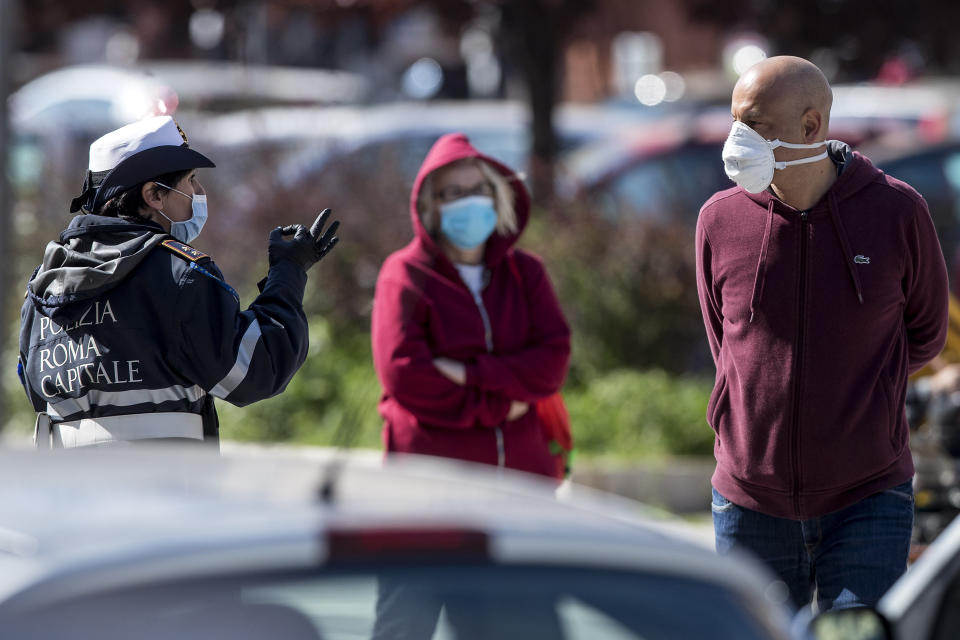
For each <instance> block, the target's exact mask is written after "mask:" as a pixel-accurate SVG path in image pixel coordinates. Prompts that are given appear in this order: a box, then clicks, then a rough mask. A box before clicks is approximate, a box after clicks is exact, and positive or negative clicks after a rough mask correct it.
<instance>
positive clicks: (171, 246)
mask: <svg viewBox="0 0 960 640" xmlns="http://www.w3.org/2000/svg"><path fill="white" fill-rule="evenodd" d="M160 244H161V246H163V247H164V248H165V249H167V250H168V251H172V252H173V253H175V254H177V255H178V256H180V257H181V258H183V259H184V260H189V261H190V262H200V261H201V260H203V259H204V258H207V259H209V258H210V256H208V255H207V254H205V253H204V252H203V251H197V250H196V249H194V248H193V247H191V246H190V245H188V244H184V243H183V242H179V241H177V240H164V241H163V242H161V243H160Z"/></svg>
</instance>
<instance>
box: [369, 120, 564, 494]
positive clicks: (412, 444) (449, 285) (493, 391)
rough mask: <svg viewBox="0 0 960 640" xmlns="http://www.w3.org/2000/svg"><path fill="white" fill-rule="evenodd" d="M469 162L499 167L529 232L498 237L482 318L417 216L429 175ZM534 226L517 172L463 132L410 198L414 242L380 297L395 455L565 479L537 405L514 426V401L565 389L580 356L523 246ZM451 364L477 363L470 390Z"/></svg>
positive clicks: (388, 431)
mask: <svg viewBox="0 0 960 640" xmlns="http://www.w3.org/2000/svg"><path fill="white" fill-rule="evenodd" d="M463 158H479V159H481V160H484V161H486V162H487V163H489V164H490V165H491V166H493V167H494V168H495V169H496V170H497V171H499V172H500V174H501V175H503V176H504V177H506V178H507V180H508V181H509V183H510V184H511V185H512V187H513V190H514V194H515V196H516V203H515V208H516V213H517V222H518V226H519V230H518V232H517V233H516V234H514V235H510V236H501V235H499V234H497V233H496V232H494V234H493V235H491V236H490V238H489V239H488V240H487V244H486V252H485V256H484V265H485V282H486V285H485V286H484V288H483V290H482V292H481V298H482V301H483V308H482V309H481V307H480V306H479V305H478V304H477V303H476V302H475V301H474V299H473V296H472V294H471V293H470V290H469V289H468V288H467V286H466V284H464V282H463V281H462V280H461V278H460V274H459V273H458V272H457V269H456V267H455V266H454V265H453V263H452V262H451V261H450V260H449V259H448V258H447V257H446V255H445V254H444V253H443V252H442V251H441V250H440V247H439V246H438V244H437V243H436V241H435V240H434V238H432V237H430V234H428V233H427V231H426V229H425V228H424V227H423V224H422V223H421V220H420V216H419V214H418V212H417V199H418V196H419V193H420V187H421V185H422V184H423V181H424V179H425V178H426V176H427V175H428V174H429V173H431V172H432V171H435V170H437V169H439V168H440V167H443V166H445V165H447V164H450V163H451V162H454V161H456V160H460V159H463ZM529 217H530V198H529V196H528V194H527V191H526V189H525V188H524V186H523V183H522V182H521V181H520V179H519V178H518V177H517V175H516V174H515V173H514V172H513V171H512V170H511V169H509V168H508V167H506V166H504V165H502V164H500V163H499V162H497V161H496V160H493V159H492V158H489V157H487V156H484V155H482V154H480V153H479V152H478V151H477V150H476V149H475V148H474V147H473V146H472V145H471V144H470V142H469V141H468V140H467V138H466V136H464V135H462V134H449V135H445V136H443V137H441V138H440V139H439V140H437V142H436V143H435V144H434V145H433V148H431V150H430V152H429V153H428V154H427V157H426V159H425V160H424V162H423V166H421V167H420V172H419V174H418V175H417V179H416V181H415V183H414V186H413V192H412V194H411V196H410V221H411V223H412V224H413V230H414V238H413V240H412V241H411V242H410V243H409V244H408V245H407V246H406V247H404V248H403V249H400V250H399V251H397V252H395V253H393V254H391V255H390V256H389V257H388V258H387V259H386V261H385V262H384V264H383V267H382V268H381V270H380V275H379V276H378V278H377V288H376V293H375V296H374V304H373V319H372V331H371V333H372V342H373V362H374V366H375V368H376V370H377V375H378V376H379V378H380V382H381V384H382V385H383V396H382V398H381V400H380V406H379V409H380V415H382V416H383V419H384V427H383V439H384V445H385V447H386V449H387V451H390V452H392V451H400V452H408V453H420V454H427V455H435V456H444V457H449V458H459V459H462V460H470V461H474V462H483V463H487V464H492V465H501V466H506V467H509V468H512V469H520V470H523V471H530V472H533V473H539V474H543V475H547V476H553V475H554V473H555V469H556V466H555V464H554V463H553V461H552V459H551V457H550V453H549V451H548V448H547V443H546V439H545V438H544V435H543V433H542V428H541V426H540V424H539V422H538V419H537V415H536V411H535V410H534V409H533V407H532V406H531V409H530V410H529V411H528V412H527V413H526V414H524V415H523V416H521V417H520V418H518V419H516V420H513V421H510V422H507V420H506V417H507V412H508V411H509V409H510V403H511V401H513V400H518V401H522V402H528V403H533V402H535V401H536V400H538V399H540V398H544V397H546V396H549V395H551V394H552V393H554V392H555V391H557V390H558V389H559V388H560V386H561V385H562V384H563V380H564V377H565V376H566V373H567V366H568V362H569V358H570V329H569V327H568V326H567V323H566V320H565V319H564V317H563V313H562V311H561V310H560V305H559V303H558V302H557V298H556V295H555V294H554V292H553V288H552V287H551V285H550V281H549V279H548V278H547V273H546V271H545V269H544V267H543V263H542V262H541V261H540V259H539V258H537V257H536V256H534V255H532V254H530V253H528V252H525V251H521V250H519V249H514V248H513V244H514V243H515V242H516V241H517V238H518V237H519V235H520V233H521V232H522V231H523V228H524V227H525V226H526V224H527V221H528V219H529ZM484 313H485V314H486V315H487V317H488V319H489V323H490V333H491V335H490V338H491V340H490V345H489V348H488V342H487V338H486V329H485V326H484V315H483V314H484ZM439 357H446V358H452V359H454V360H458V361H460V362H464V363H466V373H467V376H466V378H467V379H466V384H465V385H463V386H461V385H457V384H454V383H453V382H451V381H450V380H448V379H447V378H446V377H444V376H443V375H442V374H441V373H440V372H439V371H437V369H436V368H435V367H434V366H433V359H434V358H439Z"/></svg>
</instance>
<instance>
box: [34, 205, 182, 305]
mask: <svg viewBox="0 0 960 640" xmlns="http://www.w3.org/2000/svg"><path fill="white" fill-rule="evenodd" d="M167 237H168V236H167V235H166V234H165V233H164V232H163V228H162V227H160V225H155V224H151V223H147V224H134V223H131V222H126V221H124V220H121V219H119V218H114V217H109V216H98V215H80V216H77V217H75V218H74V219H73V220H72V221H71V222H70V225H69V226H68V227H67V228H66V229H65V230H64V231H63V232H62V233H61V234H60V237H59V239H57V240H55V241H53V242H50V243H49V244H48V245H47V248H46V250H44V252H43V263H42V264H41V265H40V266H39V267H37V270H36V272H34V274H33V277H32V278H31V279H30V282H29V283H28V284H27V296H29V297H30V298H31V299H32V300H33V301H34V303H35V304H36V305H37V306H38V307H40V308H41V309H42V310H43V312H44V313H46V314H48V315H55V314H57V313H59V312H60V311H61V310H62V308H63V307H64V306H66V305H69V304H72V303H74V302H79V301H81V300H87V299H90V298H94V297H96V296H99V295H100V294H102V293H104V292H105V291H108V290H110V289H112V288H113V287H115V286H116V285H117V284H118V283H119V282H120V281H122V280H123V279H124V278H126V277H127V276H128V275H129V274H130V272H132V271H133V270H134V269H135V268H136V267H137V265H139V264H140V263H141V262H142V261H143V259H144V258H146V257H147V255H148V254H149V253H150V251H151V250H152V249H153V248H154V247H155V246H157V245H158V244H160V243H161V242H163V240H164V239H165V238H167Z"/></svg>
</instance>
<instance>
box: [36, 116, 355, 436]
mask: <svg viewBox="0 0 960 640" xmlns="http://www.w3.org/2000/svg"><path fill="white" fill-rule="evenodd" d="M213 166H214V164H213V163H212V162H211V161H210V160H209V159H207V158H206V157H205V156H203V155H201V154H199V153H197V152H196V151H194V150H192V149H190V148H189V147H188V146H187V143H186V136H184V135H183V132H182V131H181V130H180V128H179V127H178V126H177V124H176V122H174V120H173V119H172V118H171V117H169V116H156V117H153V118H148V119H146V120H143V121H140V122H136V123H133V124H130V125H127V126H125V127H121V128H120V129H117V130H116V131H113V132H111V133H108V134H106V135H105V136H103V137H102V138H100V139H99V140H97V141H95V142H94V143H93V144H92V145H91V146H90V165H89V171H88V172H87V177H86V180H85V182H84V190H83V193H82V194H81V195H80V196H79V197H78V198H76V199H74V201H73V205H72V207H71V212H75V211H77V210H79V209H80V208H83V209H84V211H85V212H86V213H85V215H79V216H77V217H75V218H74V219H73V220H72V221H71V222H70V224H69V226H68V227H67V228H66V230H65V231H63V232H62V233H61V234H60V237H59V239H57V240H55V241H53V242H51V243H49V244H48V245H47V248H46V251H45V252H44V256H43V263H42V264H41V265H40V266H39V267H38V268H37V270H36V272H35V273H34V274H33V277H32V278H31V280H30V282H29V284H28V285H27V293H26V300H25V301H24V305H23V309H22V311H21V328H20V362H19V372H20V379H21V382H22V383H23V385H24V388H25V390H26V392H27V396H28V397H29V398H30V400H31V402H32V403H33V406H34V409H35V410H36V411H37V412H38V419H37V436H36V439H37V446H38V447H41V448H47V447H49V446H53V447H80V446H89V445H97V444H102V443H118V442H124V443H133V442H148V441H153V442H156V441H163V442H172V441H176V440H181V441H183V440H186V441H193V442H203V441H207V442H214V443H216V442H218V432H219V428H218V422H217V414H216V410H215V408H214V403H213V398H214V397H216V398H222V399H224V400H226V401H227V402H230V403H232V404H236V405H244V404H248V403H251V402H255V401H257V400H261V399H263V398H268V397H270V396H273V395H275V394H277V393H280V392H281V391H282V390H283V389H284V387H285V386H286V385H287V383H288V382H289V381H290V379H291V378H292V377H293V374H294V373H295V372H296V371H297V369H298V368H299V367H300V365H301V364H302V363H303V361H304V359H305V357H306V355H307V341H308V338H307V322H306V317H305V315H304V313H303V307H302V300H303V292H304V286H305V284H306V280H307V275H306V271H307V269H309V268H310V267H311V266H312V265H313V264H314V263H316V262H317V261H318V260H320V258H322V257H323V256H324V255H325V254H326V253H327V252H328V251H329V250H330V249H331V248H333V246H334V245H335V244H336V242H337V237H336V236H335V235H334V234H335V232H336V229H337V226H338V223H337V222H334V223H333V224H332V225H331V226H330V228H329V229H328V230H327V231H326V233H321V232H322V228H323V225H324V223H325V221H326V218H327V216H328V215H329V211H324V212H323V213H322V214H321V215H320V217H319V218H318V219H317V222H316V223H315V224H314V226H313V228H312V229H311V230H310V231H307V229H305V228H304V227H303V226H301V225H293V226H288V227H283V228H277V229H274V230H273V231H272V232H271V234H270V239H269V248H268V256H269V265H270V267H269V272H268V274H267V277H266V279H265V280H264V281H263V282H262V283H261V293H260V295H259V296H258V297H257V299H256V300H254V302H253V304H251V305H250V307H249V308H248V309H247V310H246V311H241V310H240V304H239V297H238V296H237V293H236V292H235V291H234V290H233V289H232V288H231V287H230V286H229V285H228V284H227V283H226V282H224V280H223V276H222V275H221V273H220V270H219V269H218V268H217V266H216V265H215V264H214V263H213V262H212V261H211V259H210V258H209V257H208V256H207V255H206V254H204V253H201V252H200V251H197V250H196V249H194V248H193V247H191V246H190V245H189V243H190V242H192V241H193V240H194V238H196V236H197V235H198V234H199V233H200V230H201V228H202V227H203V223H204V221H205V220H206V218H207V206H206V205H207V203H206V195H205V194H204V191H203V188H202V186H201V185H200V183H199V181H198V180H197V177H196V169H197V168H199V167H213Z"/></svg>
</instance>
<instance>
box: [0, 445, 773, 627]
mask: <svg viewBox="0 0 960 640" xmlns="http://www.w3.org/2000/svg"><path fill="white" fill-rule="evenodd" d="M0 457H2V464H0V629H3V635H4V637H9V638H17V639H19V640H30V639H39V638H43V639H44V640H56V639H58V638H71V639H83V638H91V639H92V638H96V639H97V640H112V639H120V638H123V639H124V640H126V639H128V638H141V639H143V638H145V639H148V640H149V639H152V638H178V639H185V640H189V639H191V638H197V639H201V638H202V639H204V640H208V639H210V638H215V639H216V638H231V639H245V638H270V639H271V640H286V639H291V640H293V639H297V640H299V639H315V638H321V637H322V638H327V639H330V638H361V637H363V638H366V637H369V636H370V631H371V628H372V625H373V622H374V618H375V609H374V607H375V602H376V585H377V582H378V580H392V581H394V582H397V581H399V582H401V583H403V584H404V585H407V586H409V588H410V592H411V593H413V594H415V597H413V598H412V603H413V604H411V605H410V606H411V607H416V606H419V604H420V603H428V602H432V601H437V600H440V601H443V602H445V603H447V604H448V605H450V606H453V607H456V608H457V610H458V614H457V615H456V616H446V615H445V616H442V617H441V622H440V625H439V627H438V629H437V633H436V634H435V636H434V637H437V638H449V637H452V636H455V637H459V638H465V637H469V638H474V637H476V638H498V639H499V638H506V639H510V638H516V639H517V640H528V639H530V638H589V639H591V640H600V639H603V638H615V639H618V640H619V639H627V638H637V639H640V638H644V639H655V638H712V639H724V638H729V639H737V640H751V639H761V638H778V639H782V638H788V637H789V634H788V631H787V629H788V627H789V624H790V612H788V611H787V610H786V609H785V608H784V607H783V606H782V605H781V604H779V603H778V602H777V601H776V594H777V593H778V590H777V589H776V588H774V587H771V586H770V581H771V577H770V576H769V575H768V574H767V573H766V572H765V571H763V570H762V569H759V568H758V567H757V565H755V563H754V562H753V561H752V560H751V559H749V558H745V557H718V556H716V555H715V554H714V553H713V552H712V550H709V549H705V548H703V547H700V546H697V545H693V544H690V543H687V542H684V541H683V540H681V539H679V538H678V537H677V536H676V535H670V534H669V533H667V531H668V529H667V528H666V527H664V526H662V525H661V524H660V523H658V521H656V520H654V519H651V518H647V517H645V516H644V515H643V512H642V511H640V510H639V507H637V506H636V504H635V503H629V502H622V501H620V500H615V499H614V498H612V497H604V496H602V495H594V494H584V495H582V496H579V497H578V496H577V493H578V492H579V489H580V488H577V490H575V491H574V497H573V498H571V499H569V500H566V501H558V500H556V499H554V497H553V490H554V485H553V484H552V483H545V484H541V482H540V481H537V480H534V479H531V478H529V477H527V476H521V475H511V474H503V475H497V474H496V472H495V471H493V470H487V469H479V468H471V467H467V466H463V465H460V464H458V463H454V462H452V461H446V460H404V461H397V462H394V463H390V464H387V465H385V466H383V464H382V462H381V461H380V456H379V454H376V455H374V456H373V457H370V458H365V457H359V456H358V455H356V454H354V455H351V456H347V454H343V455H335V456H332V457H322V458H317V459H310V458H308V457H306V456H304V455H300V456H293V455H289V454H288V455H285V456H277V455H274V456H269V457H260V458H257V459H250V458H244V457H242V456H225V457H222V458H220V457H215V456H213V455H210V454H206V455H204V454H196V453H194V454H193V455H187V453H185V452H184V453H181V452H176V453H175V454H173V455H171V454H167V455H161V456H158V457H153V456H147V455H146V454H143V455H136V456H134V455H132V454H129V455H128V454H127V453H126V452H124V453H123V454H118V453H117V452H116V451H112V452H111V451H106V452H104V451H100V452H93V451H90V452H77V453H74V454H71V455H56V454H53V455H46V456H44V455H37V454H36V453H29V452H27V453H20V454H17V455H14V454H12V453H9V452H7V453H4V454H3V455H2V456H0ZM583 491H586V490H585V489H584V490H583ZM461 605H464V606H461ZM407 611H409V609H408V610H407Z"/></svg>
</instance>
